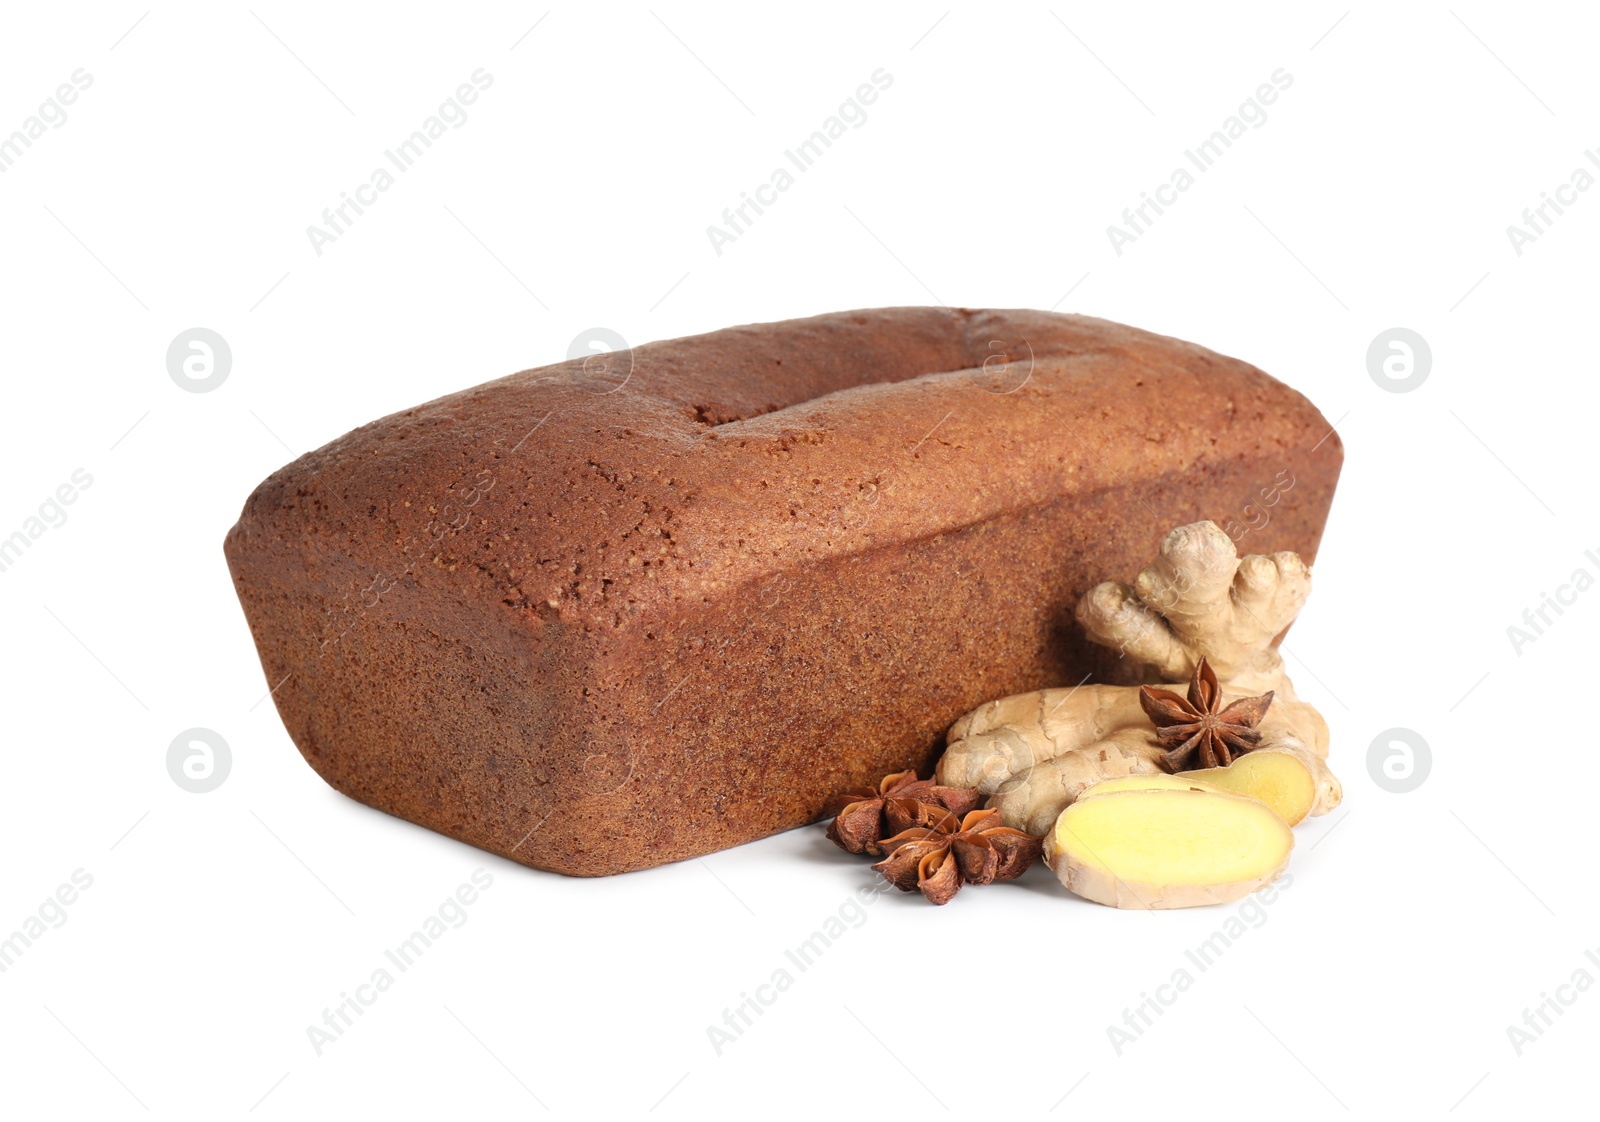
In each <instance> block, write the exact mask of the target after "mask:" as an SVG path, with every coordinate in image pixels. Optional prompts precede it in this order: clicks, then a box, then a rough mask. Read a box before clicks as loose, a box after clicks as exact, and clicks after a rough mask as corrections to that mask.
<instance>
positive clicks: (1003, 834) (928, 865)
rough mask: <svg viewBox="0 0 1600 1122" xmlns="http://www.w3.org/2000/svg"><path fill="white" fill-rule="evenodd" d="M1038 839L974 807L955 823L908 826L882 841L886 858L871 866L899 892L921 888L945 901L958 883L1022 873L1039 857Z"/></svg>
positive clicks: (996, 814) (932, 897)
mask: <svg viewBox="0 0 1600 1122" xmlns="http://www.w3.org/2000/svg"><path fill="white" fill-rule="evenodd" d="M1043 841H1044V839H1043V838H1036V837H1033V836H1032V835H1030V834H1025V833H1023V832H1022V831H1021V830H1013V829H1012V828H1011V827H1009V826H1002V825H1001V824H1000V812H999V811H998V810H974V811H972V812H970V813H969V814H967V815H966V816H965V817H964V818H962V820H961V824H960V825H959V826H957V825H956V824H955V822H954V821H953V820H952V819H946V820H945V821H944V822H941V823H940V824H939V825H937V826H935V827H934V828H933V829H912V830H907V831H905V832H904V833H902V834H897V835H896V836H895V837H892V838H888V839H886V840H885V841H884V842H883V848H884V849H885V850H887V851H889V856H887V857H885V858H884V859H883V860H882V861H879V862H878V863H877V864H876V865H874V866H872V867H873V868H874V869H876V870H878V872H880V873H882V874H883V878H884V879H885V880H887V881H888V882H889V883H890V884H892V885H894V886H895V887H896V888H898V889H900V890H901V891H902V892H921V893H922V895H923V896H925V897H927V898H928V900H929V901H931V902H932V903H935V904H947V903H949V902H950V898H951V897H952V896H954V895H955V894H956V893H957V892H958V891H960V889H961V886H962V885H963V884H991V883H993V882H994V881H997V880H1012V879H1014V878H1016V877H1019V876H1021V875H1022V873H1023V870H1025V869H1026V868H1027V867H1028V866H1029V865H1031V864H1033V862H1034V861H1035V860H1036V859H1037V858H1038V856H1039V849H1040V846H1041V845H1042V844H1043Z"/></svg>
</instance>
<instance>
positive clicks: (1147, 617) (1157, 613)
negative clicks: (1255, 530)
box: [1077, 522, 1311, 694]
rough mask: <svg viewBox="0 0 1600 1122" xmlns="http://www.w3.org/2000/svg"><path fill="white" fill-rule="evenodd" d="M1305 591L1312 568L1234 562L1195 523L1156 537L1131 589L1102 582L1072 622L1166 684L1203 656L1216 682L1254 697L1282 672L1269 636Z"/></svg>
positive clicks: (1278, 560)
mask: <svg viewBox="0 0 1600 1122" xmlns="http://www.w3.org/2000/svg"><path fill="white" fill-rule="evenodd" d="M1310 593H1311V570H1310V569H1309V568H1308V567H1307V566H1306V564H1305V562H1304V561H1302V560H1301V559H1300V557H1299V555H1298V554H1294V553H1273V554H1268V555H1251V556H1248V557H1245V558H1243V559H1241V558H1240V557H1239V553H1238V550H1237V549H1235V548H1234V544H1233V542H1232V540H1231V539H1230V538H1229V537H1228V535H1227V534H1225V533H1223V532H1222V530H1221V529H1220V528H1219V527H1218V526H1217V525H1216V524H1215V523H1214V522H1195V523H1192V524H1190V525H1188V526H1179V527H1178V528H1177V529H1175V530H1173V531H1172V532H1171V533H1169V534H1168V535H1167V536H1166V537H1165V538H1163V539H1162V541H1161V548H1160V552H1159V554H1158V555H1157V557H1156V560H1155V561H1154V562H1152V563H1151V565H1150V566H1149V567H1148V568H1147V569H1145V570H1144V572H1142V573H1140V574H1139V576H1138V578H1137V579H1136V580H1135V581H1134V584H1133V586H1132V587H1131V588H1130V587H1129V586H1127V585H1122V584H1116V583H1111V582H1108V583H1105V584H1100V585H1097V586H1096V587H1094V588H1092V589H1090V590H1089V592H1088V593H1087V594H1085V595H1084V597H1083V598H1082V599H1081V600H1079V601H1078V608H1077V618H1078V622H1079V624H1081V625H1082V626H1083V629H1084V631H1085V632H1086V633H1087V634H1088V636H1089V638H1090V639H1092V640H1093V641H1094V642H1096V643H1099V644H1101V645H1102V646H1106V647H1111V648H1114V649H1117V650H1121V651H1123V652H1125V653H1126V654H1128V655H1131V656H1132V657H1133V658H1135V659H1136V660H1138V661H1140V662H1143V663H1145V664H1146V665H1148V666H1150V667H1152V668H1153V669H1154V670H1155V671H1156V672H1157V673H1158V674H1159V675H1160V676H1161V677H1162V678H1164V679H1166V680H1168V681H1182V680H1184V679H1186V678H1188V677H1189V676H1190V675H1191V674H1192V673H1193V671H1194V663H1195V662H1196V661H1198V659H1199V658H1200V656H1201V655H1204V656H1205V657H1206V659H1207V660H1208V661H1209V662H1210V663H1211V665H1212V667H1213V668H1215V670H1216V672H1217V676H1218V677H1219V678H1221V679H1223V680H1224V681H1234V682H1235V683H1236V685H1237V686H1239V687H1240V688H1243V689H1246V690H1249V691H1253V692H1254V693H1257V694H1259V693H1265V692H1266V690H1269V689H1274V688H1276V686H1275V685H1274V684H1273V680H1274V679H1275V678H1277V677H1278V676H1279V675H1281V674H1282V673H1283V660H1282V659H1281V658H1280V657H1279V655H1278V652H1277V651H1276V650H1274V649H1273V647H1272V645H1271V644H1272V640H1273V638H1274V637H1275V636H1276V635H1277V634H1278V633H1279V632H1281V631H1282V630H1283V629H1284V628H1286V627H1288V626H1289V624H1290V623H1292V622H1293V621H1294V617H1295V616H1296V615H1297V614H1298V613H1299V611H1300V609H1301V607H1302V606H1304V604H1305V601H1306V597H1307V596H1309V595H1310ZM1262 683H1266V684H1265V685H1262ZM1257 686H1260V687H1261V688H1259V689H1258V688H1256V687H1257Z"/></svg>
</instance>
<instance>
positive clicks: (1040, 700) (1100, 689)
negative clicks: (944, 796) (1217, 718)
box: [935, 686, 1146, 795]
mask: <svg viewBox="0 0 1600 1122" xmlns="http://www.w3.org/2000/svg"><path fill="white" fill-rule="evenodd" d="M1143 723H1146V722H1145V718H1144V712H1143V710H1141V709H1140V708H1139V698H1138V693H1137V691H1134V690H1129V689H1126V688H1123V687H1120V686H1080V687H1077V688H1073V689H1050V690H1036V691H1034V692H1033V693H1024V694H1015V695H1013V696H1011V697H1002V698H1000V699H999V700H998V701H991V702H988V703H987V704H984V705H980V706H979V707H978V708H976V709H974V710H973V711H972V712H970V713H968V714H967V715H966V716H964V717H962V718H961V719H960V720H959V721H957V722H956V723H955V725H954V726H952V727H951V729H950V733H949V736H948V738H947V739H948V742H949V746H948V747H947V748H946V749H945V753H944V755H943V757H941V758H940V760H939V766H938V770H937V771H936V772H935V775H936V776H937V778H938V782H939V783H940V784H942V785H943V786H946V787H976V788H977V789H978V790H979V791H982V792H983V793H984V794H985V795H992V794H994V792H995V791H996V790H997V789H998V788H999V787H1000V785H1001V784H1002V783H1004V782H1006V780H1008V779H1011V778H1012V777H1014V776H1017V775H1021V774H1022V773H1023V772H1025V771H1027V770H1028V769H1029V768H1031V767H1034V766H1035V765H1037V764H1041V763H1044V762H1045V761H1047V760H1051V759H1055V758H1056V757H1058V756H1062V755H1065V754H1066V753H1068V752H1074V751H1077V750H1078V749H1080V748H1084V747H1088V746H1089V745H1092V744H1096V743H1098V742H1100V741H1101V740H1104V739H1105V738H1106V737H1108V736H1110V735H1111V734H1113V733H1115V732H1116V731H1118V730H1119V729H1123V728H1126V727H1128V726H1130V725H1138V724H1143Z"/></svg>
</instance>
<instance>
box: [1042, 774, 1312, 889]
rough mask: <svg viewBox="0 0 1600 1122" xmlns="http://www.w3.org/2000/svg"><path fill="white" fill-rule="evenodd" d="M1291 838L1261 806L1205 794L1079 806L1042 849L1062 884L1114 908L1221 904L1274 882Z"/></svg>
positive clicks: (1127, 794)
mask: <svg viewBox="0 0 1600 1122" xmlns="http://www.w3.org/2000/svg"><path fill="white" fill-rule="evenodd" d="M1293 848H1294V834H1293V833H1292V832H1291V831H1290V829H1289V825H1288V823H1286V822H1285V821H1284V820H1283V819H1282V818H1281V817H1279V815H1278V814H1277V812H1276V811H1274V810H1273V809H1272V808H1271V807H1269V806H1267V805H1266V804H1264V803H1261V802H1257V801H1256V800H1255V799H1249V798H1244V797H1243V796H1240V795H1231V794H1227V793H1224V792H1216V791H1202V790H1144V791H1113V792H1110V793H1109V794H1102V795H1093V796H1090V797H1088V798H1084V799H1080V800H1078V801H1077V802H1075V803H1073V804H1072V805H1071V806H1069V807H1068V808H1067V809H1066V810H1064V811H1062V813H1061V816H1060V818H1058V819H1057V820H1056V823H1055V825H1054V826H1053V827H1052V828H1051V830H1050V832H1049V833H1048V834H1046V835H1045V839H1044V858H1045V861H1046V862H1047V863H1048V864H1049V865H1050V868H1051V869H1053V870H1054V871H1055V874H1056V876H1058V877H1059V878H1060V879H1061V883H1062V884H1064V885H1066V886H1067V888H1068V889H1070V890H1071V891H1072V892H1075V893H1076V894H1078V895H1079V896H1082V897H1083V898H1084V899H1086V900H1093V901H1095V902H1096V903H1099V904H1108V905H1110V906H1111V907H1113V908H1193V907H1199V906H1202V905H1205V904H1225V903H1228V902H1229V901H1232V900H1238V899H1240V898H1241V897H1244V896H1247V895H1249V894H1250V893H1252V892H1254V891H1255V890H1256V889H1258V888H1261V887H1262V886H1263V885H1266V884H1270V883H1271V882H1272V881H1274V880H1276V879H1277V877H1278V875H1279V874H1280V873H1282V872H1283V870H1284V869H1285V868H1286V867H1287V866H1288V864H1289V852H1290V850H1292V849H1293Z"/></svg>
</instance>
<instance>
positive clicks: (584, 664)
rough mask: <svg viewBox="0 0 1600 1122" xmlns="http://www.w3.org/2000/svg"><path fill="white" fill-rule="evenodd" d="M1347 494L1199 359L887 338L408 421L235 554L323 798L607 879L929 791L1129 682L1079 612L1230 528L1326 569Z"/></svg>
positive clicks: (302, 474)
mask: <svg viewBox="0 0 1600 1122" xmlns="http://www.w3.org/2000/svg"><path fill="white" fill-rule="evenodd" d="M1341 459H1342V451H1341V446H1340V441H1339V437H1338V435H1337V434H1335V433H1332V432H1331V430H1330V427H1329V425H1328V424H1327V422H1326V421H1325V420H1324V419H1323V417H1322V416H1321V414H1320V413H1318V412H1317V410H1316V409H1315V408H1314V407H1313V406H1312V405H1311V404H1310V403H1309V402H1308V401H1306V400H1305V398H1303V397H1302V396H1300V395H1299V394H1298V393H1296V392H1294V391H1293V390H1291V389H1289V388H1288V387H1286V386H1284V385H1282V384H1281V383H1279V382H1276V381H1274V380H1273V379H1272V378H1270V377H1268V376H1267V375H1265V374H1263V373H1262V372H1261V371H1259V370H1257V369H1255V368H1254V367H1252V366H1250V365H1248V364H1246V363H1243V362H1239V361H1237V360H1234V359H1229V358H1225V357H1222V356H1220V355H1217V354H1214V353H1212V352H1210V351H1207V350H1205V349H1203V348H1201V347H1197V346H1194V345H1192V344H1189V343H1184V342H1181V341H1179V340H1176V339H1170V338H1165V337H1162V336H1158V335H1153V334H1150V333H1148V332H1144V331H1140V330H1137V329H1134V328H1130V327H1124V326H1121V325H1118V324H1114V323H1108V322H1105V321H1102V320H1095V319H1089V318H1085V317H1081V316H1070V315H1054V314H1049V313H1042V312H1026V311H1017V312H998V311H969V310H948V309H943V308H891V309H881V310H873V311H859V312H844V313H839V314H835V315H826V316H818V317H815V318H811V319H803V320H793V321H788V322H784V323H774V324H763V325H755V326H749V327H738V328H732V329H729V330H726V331H718V332H713V333H711V334H709V335H701V336H696V337H693V338H688V339H675V340H669V341H666V342H659V343H651V344H648V345H645V346H642V347H637V348H635V349H633V350H632V351H628V352H622V353H620V354H614V355H610V356H607V357H606V358H604V359H591V360H588V361H587V362H584V361H572V362H565V363H559V364H557V365H555V366H547V367H542V368H539V369H536V370H528V371H524V372H522V373H520V374H514V375H512V376H511V377H508V378H502V379H500V380H499V381H496V382H490V383H488V384H486V385H482V386H478V387H476V388H474V389H470V390H466V391H463V392H461V393H457V394H452V395H451V396H449V397H444V398H440V399H439V400H437V401H433V402H430V403H428V404H426V405H421V406H418V407H416V408H414V409H409V410H406V411H404V412H401V413H396V414H394V415H392V416H389V417H385V418H383V419H382V420H379V421H375V422H373V423H371V424H369V425H365V426H363V427H362V428H359V429H357V430H355V431H354V432H351V433H349V434H347V435H345V436H343V437H341V438H339V439H338V440H335V441H334V442H333V443H331V444H329V445H327V446H326V447H323V448H321V449H319V450H317V451H315V452H312V453H310V454H308V455H305V456H302V457H301V458H300V459H298V460H296V461H295V462H294V463H292V464H290V465H288V466H287V467H285V468H283V469H281V470H279V471H278V472H276V473H274V474H273V475H272V476H271V477H270V478H268V479H267V480H266V481H265V482H264V483H262V484H261V485H260V486H259V487H258V488H257V489H256V491H255V492H254V493H253V494H252V495H251V496H250V498H249V499H248V500H247V501H246V503H245V506H244V511H243V513H242V514H241V516H240V518H239V521H238V523H237V524H236V525H235V526H234V527H233V529H232V530H231V531H230V532H229V534H228V536H227V541H226V543H225V550H226V554H227V559H228V564H229V567H230V569H231V571H232V574H233V579H234V583H235V587H236V588H237V590H238V594H239V598H240V601H241V603H242V604H243V606H244V610H245V615H246V617H247V618H248V620H249V623H250V628H251V631H252V632H253V634H254V637H255V641H256V645H257V648H258V651H259V653H260V656H261V662H262V666H263V669H264V670H265V672H266V676H267V680H268V681H269V682H271V683H275V684H277V683H281V684H279V685H278V688H277V690H276V692H274V693H273V695H272V696H273V701H274V702H275V703H276V705H277V707H278V712H279V714H280V715H281V716H282V718H283V721H284V724H285V726H286V727H287V728H288V730H289V733H290V735H291V736H292V737H293V739H294V742H295V744H296V745H297V746H298V747H299V749H300V751H301V753H302V754H303V755H304V756H305V758H306V760H307V761H308V762H309V763H310V764H311V766H312V767H313V768H314V769H316V771H317V773H318V774H319V775H321V776H322V777H323V778H324V779H325V780H326V781H327V782H328V783H330V784H331V785H332V786H334V787H335V788H337V789H338V790H340V791H342V792H344V793H345V794H347V795H349V796H350V797H352V798H354V799H358V800H360V801H361V802H363V803H367V804H369V805H371V806H374V807H377V808H379V809H381V810H385V811H388V812H389V813H391V814H395V815H398V816H400V817H402V818H406V819H409V820H411V821H413V822H417V823H420V824H421V825H424V826H427V827H429V828H430V829H434V830H437V831H439V832H441V833H444V834H448V835H450V836H451V837H455V838H459V839H461V840H462V841H465V842H468V843H470V844H472V845H476V846H481V847H482V848H484V849H487V850H490V851H492V852H495V853H499V854H503V855H505V856H508V857H510V858H512V859H514V860H517V861H520V862H523V863H524V864H528V865H532V866H534V867H536V868H541V869H549V870H553V871H556V872H560V873H568V874H574V875H585V876H588V875H604V874H610V873H618V872H625V871H628V870H632V869H640V868H645V867H648V866H652V865H657V864H661V863H663V862H667V861H675V860H680V859H683V858H687V857H693V856H697V855H700V854H705V853H709V852H711V851H713V850H717V849H721V848H724V847H727V846H731V845H736V844H739V843H742V842H746V841H750V840H753V839H755V838H760V837H764V836H766V835H769V834H772V833H775V832H777V831H780V830H785V829H789V828H792V827H795V826H799V825H802V824H804V823H807V822H810V821H813V820H815V819H816V818H818V817H819V816H820V815H821V813H822V811H823V807H824V804H825V802H826V800H827V798H828V796H829V795H831V794H832V793H834V792H836V791H838V790H841V789H844V788H848V787H852V786H863V785H866V784H867V783H869V782H874V781H876V780H877V778H878V777H879V776H881V775H882V774H884V773H886V772H890V771H896V770H901V769H904V768H907V767H915V768H918V769H920V770H921V771H922V773H923V774H927V772H928V770H929V769H930V768H931V766H932V764H933V761H934V759H935V758H936V756H937V753H938V749H939V746H940V744H941V743H942V739H943V734H944V733H945V731H946V729H947V728H948V727H949V724H950V722H951V721H953V720H955V719H956V718H957V717H959V716H961V715H962V714H963V713H966V712H968V711H970V710H971V709H973V708H975V707H976V706H978V705H979V704H981V703H982V702H984V701H987V700H990V699H992V698H996V697H1004V696H1007V695H1010V694H1016V693H1022V692H1024V691H1028V690H1035V689H1041V688H1044V687H1048V686H1059V685H1063V684H1065V685H1072V684H1074V683H1076V682H1078V681H1079V680H1081V679H1082V678H1084V676H1085V675H1086V674H1089V673H1090V672H1095V673H1097V674H1098V675H1100V677H1101V680H1105V681H1118V680H1124V679H1125V673H1124V672H1123V668H1122V667H1121V666H1119V665H1118V663H1117V660H1116V655H1115V653H1114V652H1103V651H1097V650H1095V649H1093V648H1091V647H1090V645H1089V644H1088V643H1087V642H1086V641H1085V639H1084V637H1083V636H1082V634H1081V633H1080V632H1079V631H1078V630H1077V628H1076V625H1075V624H1074V622H1073V619H1072V609H1073V605H1074V604H1075V602H1076V600H1077V597H1078V596H1079V595H1080V594H1081V593H1082V592H1084V591H1085V590H1086V589H1087V588H1089V587H1090V586H1092V585H1093V584H1095V583H1097V582H1099V581H1102V580H1106V579H1118V580H1131V579H1132V578H1133V576H1134V575H1135V574H1136V573H1137V572H1138V570H1139V568H1140V567H1141V566H1142V565H1143V563H1144V562H1145V560H1147V559H1148V558H1149V557H1150V556H1152V555H1153V554H1154V552H1155V549H1156V547H1157V545H1158V544H1159V542H1160V540H1161V536H1162V535H1163V534H1164V533H1166V531H1168V530H1170V529H1171V528H1172V527H1173V526H1177V525H1181V524H1184V523H1188V522H1194V521H1197V520H1200V519H1206V518H1209V519H1212V520H1213V521H1216V522H1217V523H1218V524H1219V525H1223V526H1225V527H1231V529H1232V531H1233V532H1234V533H1236V534H1239V535H1241V538H1240V546H1241V550H1248V551H1249V552H1252V553H1265V552H1272V551H1276V550H1294V551H1296V552H1298V553H1300V554H1301V555H1302V556H1304V557H1306V558H1307V559H1310V558H1312V557H1313V556H1314V555H1315V553H1316V548H1317V544H1318V542H1319V540H1320V538H1321V534H1322V527H1323V523H1324V520H1325V519H1326V516H1327V512H1328V507H1329V504H1330V502H1331V501H1332V497H1333V489H1334V484H1335V481H1336V479H1337V477H1338V472H1339V466H1340V463H1341ZM1286 480H1292V482H1289V483H1288V486H1285V485H1284V484H1285V482H1286ZM1269 500H1270V503H1269Z"/></svg>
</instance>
